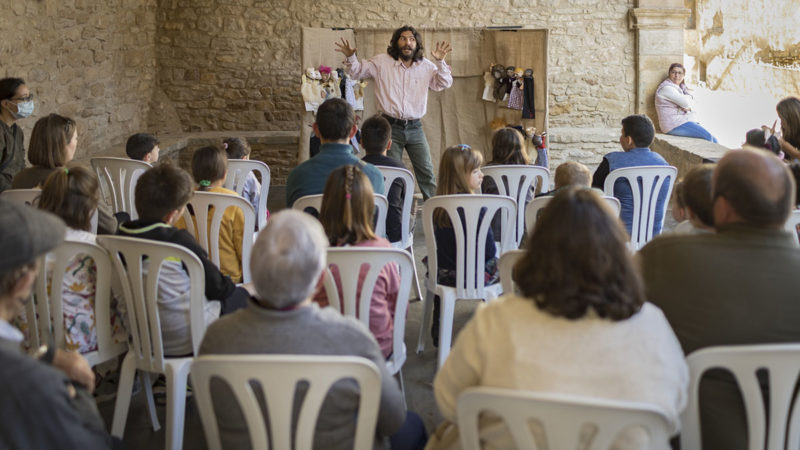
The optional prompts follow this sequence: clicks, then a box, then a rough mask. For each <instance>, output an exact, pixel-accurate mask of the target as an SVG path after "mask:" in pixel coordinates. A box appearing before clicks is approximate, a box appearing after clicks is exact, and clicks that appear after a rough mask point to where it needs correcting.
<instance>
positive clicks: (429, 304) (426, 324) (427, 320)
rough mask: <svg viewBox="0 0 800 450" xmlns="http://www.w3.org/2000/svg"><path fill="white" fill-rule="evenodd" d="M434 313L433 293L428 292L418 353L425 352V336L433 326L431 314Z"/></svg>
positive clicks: (423, 311)
mask: <svg viewBox="0 0 800 450" xmlns="http://www.w3.org/2000/svg"><path fill="white" fill-rule="evenodd" d="M432 313H433V292H431V291H427V293H426V295H425V299H424V300H423V305H422V321H421V323H420V325H419V339H418V340H417V353H418V354H419V353H422V352H423V351H424V350H425V334H426V333H428V329H429V328H430V326H431V314H432Z"/></svg>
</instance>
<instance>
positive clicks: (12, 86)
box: [0, 78, 25, 100]
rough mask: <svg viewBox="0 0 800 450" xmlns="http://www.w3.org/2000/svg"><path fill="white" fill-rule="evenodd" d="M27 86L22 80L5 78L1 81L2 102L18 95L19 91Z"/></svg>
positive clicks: (0, 96)
mask: <svg viewBox="0 0 800 450" xmlns="http://www.w3.org/2000/svg"><path fill="white" fill-rule="evenodd" d="M23 84H25V80H23V79H22V78H3V79H2V80H0V100H8V99H11V98H14V96H15V95H17V89H19V87H20V86H22V85H23Z"/></svg>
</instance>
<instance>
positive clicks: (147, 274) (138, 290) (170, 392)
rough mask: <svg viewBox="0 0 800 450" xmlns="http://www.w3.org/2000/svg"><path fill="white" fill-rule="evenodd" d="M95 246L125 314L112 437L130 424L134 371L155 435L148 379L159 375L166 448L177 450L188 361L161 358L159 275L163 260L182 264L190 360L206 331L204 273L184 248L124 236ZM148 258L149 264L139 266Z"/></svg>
mask: <svg viewBox="0 0 800 450" xmlns="http://www.w3.org/2000/svg"><path fill="white" fill-rule="evenodd" d="M97 242H98V243H99V244H100V245H101V246H103V247H104V248H105V249H107V250H108V252H109V253H110V255H111V261H112V263H113V266H114V269H115V270H116V272H117V274H118V275H119V278H120V280H121V284H122V291H123V293H124V296H125V304H126V306H127V313H128V324H129V329H128V333H129V334H130V337H131V339H130V343H129V350H128V354H127V355H125V359H124V360H123V361H122V366H121V368H120V380H119V388H118V389H117V403H116V405H115V407H114V420H113V422H112V426H111V434H112V435H114V436H116V437H118V438H120V439H121V438H122V435H123V434H124V432H125V423H126V421H127V418H128V407H129V406H130V401H131V389H132V388H133V378H134V374H135V373H136V369H139V370H140V371H141V372H140V373H141V375H142V385H143V386H144V388H145V393H146V394H147V397H148V401H149V404H150V408H149V409H150V411H149V412H150V420H151V422H152V424H153V429H154V430H158V429H159V427H160V426H159V423H158V417H156V411H155V408H154V406H153V403H152V401H150V400H151V399H152V389H151V385H150V376H149V374H150V373H161V374H164V375H165V376H166V379H167V439H166V445H165V448H167V449H168V450H170V449H172V450H179V449H181V447H182V442H183V422H184V415H185V406H186V382H187V380H188V376H189V368H190V365H191V362H192V356H186V357H165V356H164V345H163V342H162V338H161V320H160V318H159V317H160V313H159V308H158V274H159V272H160V271H161V270H163V267H162V263H164V262H167V260H171V261H174V260H176V259H178V260H180V261H181V263H182V266H183V268H184V270H185V271H186V273H187V274H188V276H189V278H190V280H191V282H190V286H191V287H190V291H189V297H190V300H189V301H190V306H189V327H190V328H189V329H190V331H191V339H192V354H196V353H197V349H198V347H199V346H200V341H201V340H202V339H203V334H204V333H205V330H206V325H205V320H204V303H205V273H204V272H203V264H202V263H201V262H200V259H199V258H198V257H197V256H196V255H195V254H194V253H192V252H191V251H189V250H187V249H186V248H185V247H182V246H180V245H175V244H169V243H165V242H156V241H152V240H148V239H137V238H131V237H122V236H98V238H97ZM145 257H146V258H147V261H148V263H147V264H146V265H145V264H143V259H144V258H145Z"/></svg>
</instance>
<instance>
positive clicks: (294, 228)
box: [200, 210, 424, 449]
mask: <svg viewBox="0 0 800 450" xmlns="http://www.w3.org/2000/svg"><path fill="white" fill-rule="evenodd" d="M327 247H328V240H327V239H326V238H325V233H324V232H323V229H322V226H321V225H320V224H319V222H318V221H317V220H316V219H314V218H313V217H311V216H310V215H308V214H305V213H302V212H300V211H294V210H284V211H280V212H279V213H277V214H275V215H274V216H273V217H272V220H270V222H269V223H268V224H267V226H266V228H265V229H264V230H263V231H262V232H261V233H259V235H258V239H257V240H256V243H255V247H254V248H253V257H252V258H251V261H250V267H251V268H252V270H253V278H254V280H255V290H256V294H255V297H254V298H252V299H251V301H250V303H249V304H248V306H247V307H246V308H244V309H242V310H240V311H237V312H236V313H235V314H232V315H230V316H227V317H223V318H221V319H220V320H218V321H216V322H214V323H213V324H212V325H211V326H210V327H209V328H208V331H207V332H206V335H205V337H204V338H203V343H202V344H201V346H200V353H201V354H282V355H284V354H301V355H350V356H360V357H364V358H367V359H369V360H370V361H372V362H373V363H375V365H376V366H377V367H378V369H379V370H380V372H381V399H380V410H379V412H378V421H377V428H376V435H377V436H376V437H377V439H376V443H377V444H379V443H380V442H381V441H382V438H381V436H390V435H393V434H395V433H396V432H397V431H398V429H400V427H401V425H402V424H403V421H404V415H405V412H404V406H403V397H402V395H403V394H402V392H401V391H400V389H399V387H398V384H397V381H395V379H394V378H393V377H392V376H391V375H390V374H389V373H388V371H387V369H386V363H385V360H384V357H383V355H382V354H381V351H380V348H379V347H378V344H377V342H376V341H375V338H373V337H372V335H371V334H370V333H369V331H368V330H367V329H366V328H365V327H364V326H363V325H362V324H361V323H360V322H358V321H357V320H356V319H354V318H352V317H344V316H342V315H341V314H339V313H338V312H336V311H334V310H332V309H330V308H325V309H320V308H319V307H318V306H317V305H316V304H315V303H312V302H311V294H312V293H313V291H314V286H315V285H316V283H317V280H318V279H319V277H320V275H321V274H322V270H323V268H324V267H325V252H326V249H327ZM212 389H213V390H212V395H213V396H214V399H215V408H214V409H215V413H216V414H217V420H218V421H219V427H220V436H221V438H222V445H223V447H225V448H243V447H246V446H247V443H248V442H249V439H248V434H247V425H246V424H245V421H244V417H243V416H242V414H241V412H240V409H239V407H238V405H237V403H236V400H235V399H233V398H232V395H231V394H230V391H229V388H228V387H227V386H225V385H218V386H212ZM300 389H301V390H303V391H304V389H303V388H302V387H301V388H300ZM298 396H299V398H302V396H303V392H300V393H299V394H298ZM298 408H299V401H296V402H295V407H294V409H295V411H297V409H298ZM357 408H358V392H357V390H356V389H355V388H354V387H353V385H352V383H350V382H346V381H340V382H338V383H336V384H334V385H333V387H332V388H331V391H330V392H329V393H328V398H327V399H326V401H325V402H324V403H323V405H322V409H321V411H320V413H319V417H318V419H317V424H316V431H315V433H314V448H329V449H350V448H352V447H353V435H354V433H355V418H356V411H357ZM281 414H283V412H281ZM415 419H417V420H418V418H415ZM408 422H410V421H407V423H408ZM417 423H418V424H419V422H417ZM418 426H419V425H418ZM417 432H419V430H417ZM422 439H424V438H422ZM392 448H395V447H394V446H392Z"/></svg>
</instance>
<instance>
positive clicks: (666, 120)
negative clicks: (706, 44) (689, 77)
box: [655, 63, 717, 143]
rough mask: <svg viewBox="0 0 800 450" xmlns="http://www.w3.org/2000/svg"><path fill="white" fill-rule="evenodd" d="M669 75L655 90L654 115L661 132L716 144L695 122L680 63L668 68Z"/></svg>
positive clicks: (689, 90)
mask: <svg viewBox="0 0 800 450" xmlns="http://www.w3.org/2000/svg"><path fill="white" fill-rule="evenodd" d="M668 72H669V74H668V75H667V78H665V79H664V81H662V82H661V84H660V85H658V88H657V89H656V97H655V104H656V113H657V114H658V123H659V126H660V127H661V131H662V132H664V133H667V134H671V135H673V136H685V137H692V138H698V139H705V140H707V141H710V142H714V143H716V142H717V138H715V137H714V136H713V135H712V134H711V133H710V132H709V131H708V130H706V129H705V128H703V126H702V125H700V123H698V121H697V117H696V116H695V112H694V97H693V96H692V94H691V89H689V87H688V86H686V82H685V81H684V75H686V69H685V68H684V67H683V65H682V64H680V63H673V64H671V65H670V66H669V71H668Z"/></svg>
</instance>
